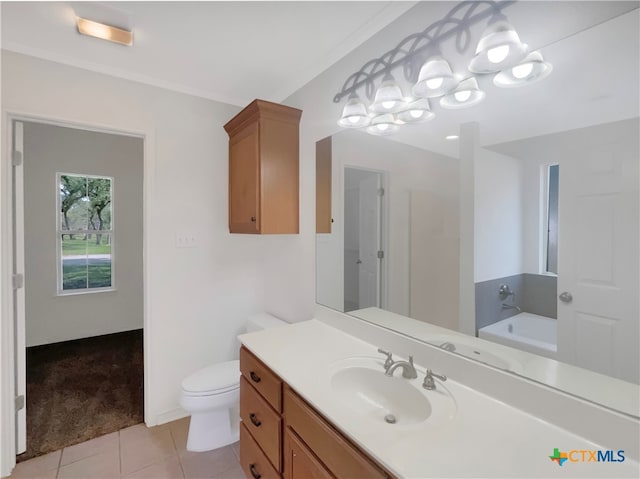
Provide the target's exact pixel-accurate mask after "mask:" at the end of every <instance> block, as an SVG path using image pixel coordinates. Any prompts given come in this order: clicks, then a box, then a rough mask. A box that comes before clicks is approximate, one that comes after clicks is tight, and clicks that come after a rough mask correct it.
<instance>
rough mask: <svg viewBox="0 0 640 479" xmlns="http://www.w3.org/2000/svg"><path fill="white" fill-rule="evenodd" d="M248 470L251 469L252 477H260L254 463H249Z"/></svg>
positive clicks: (255, 478)
mask: <svg viewBox="0 0 640 479" xmlns="http://www.w3.org/2000/svg"><path fill="white" fill-rule="evenodd" d="M249 470H250V471H251V475H252V476H253V479H260V478H261V477H262V476H261V475H260V474H258V471H256V465H255V464H250V465H249Z"/></svg>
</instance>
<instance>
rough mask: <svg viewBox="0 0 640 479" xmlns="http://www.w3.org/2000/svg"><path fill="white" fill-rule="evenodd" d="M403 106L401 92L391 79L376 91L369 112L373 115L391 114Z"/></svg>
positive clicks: (385, 81)
mask: <svg viewBox="0 0 640 479" xmlns="http://www.w3.org/2000/svg"><path fill="white" fill-rule="evenodd" d="M403 106H404V96H403V95H402V90H401V89H400V87H399V86H398V84H397V83H396V82H395V80H394V79H393V78H388V79H386V80H384V81H383V82H382V84H381V85H380V87H379V88H378V89H377V90H376V96H375V98H374V100H373V104H372V105H371V110H372V111H373V112H375V113H393V112H396V111H398V110H399V109H401V108H402V107H403Z"/></svg>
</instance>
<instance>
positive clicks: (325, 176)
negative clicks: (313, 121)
mask: <svg viewBox="0 0 640 479" xmlns="http://www.w3.org/2000/svg"><path fill="white" fill-rule="evenodd" d="M331 148H332V147H331V137H330V136H328V137H327V138H324V139H322V140H320V141H318V142H316V233H331V223H332V222H333V220H332V219H331V158H332V153H331Z"/></svg>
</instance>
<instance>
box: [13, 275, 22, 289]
mask: <svg viewBox="0 0 640 479" xmlns="http://www.w3.org/2000/svg"><path fill="white" fill-rule="evenodd" d="M11 285H12V286H13V289H20V288H22V287H24V275H22V274H20V273H18V274H14V275H12V276H11Z"/></svg>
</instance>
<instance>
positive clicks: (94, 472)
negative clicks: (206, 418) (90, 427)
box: [9, 418, 245, 479]
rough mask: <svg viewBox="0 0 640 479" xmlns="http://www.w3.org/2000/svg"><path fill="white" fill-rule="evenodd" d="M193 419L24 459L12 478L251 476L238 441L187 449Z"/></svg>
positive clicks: (133, 430)
mask: <svg viewBox="0 0 640 479" xmlns="http://www.w3.org/2000/svg"><path fill="white" fill-rule="evenodd" d="M188 428H189V418H184V419H180V420H178V421H174V422H171V423H168V424H163V425H162V426H156V427H153V428H147V427H146V426H145V425H144V424H138V425H137V426H132V427H128V428H126V429H122V430H121V431H118V432H114V433H111V434H107V435H106V436H102V437H98V438H96V439H92V440H90V441H87V442H83V443H81V444H76V445H75V446H70V447H65V448H64V449H62V450H60V451H56V452H52V453H50V454H47V455H45V456H40V457H36V458H34V459H30V460H28V461H24V462H21V463H20V464H18V465H17V466H16V468H15V469H14V470H13V474H12V475H11V476H9V478H10V479H14V478H15V479H17V478H24V479H72V478H75V479H116V478H117V479H120V478H127V479H143V478H147V479H245V475H244V473H243V472H242V469H241V468H240V463H239V462H238V455H239V453H240V451H239V447H238V443H235V444H232V445H230V446H227V447H223V448H221V449H217V450H215V451H211V452H189V451H187V450H186V445H187V431H188Z"/></svg>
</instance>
